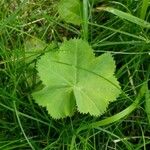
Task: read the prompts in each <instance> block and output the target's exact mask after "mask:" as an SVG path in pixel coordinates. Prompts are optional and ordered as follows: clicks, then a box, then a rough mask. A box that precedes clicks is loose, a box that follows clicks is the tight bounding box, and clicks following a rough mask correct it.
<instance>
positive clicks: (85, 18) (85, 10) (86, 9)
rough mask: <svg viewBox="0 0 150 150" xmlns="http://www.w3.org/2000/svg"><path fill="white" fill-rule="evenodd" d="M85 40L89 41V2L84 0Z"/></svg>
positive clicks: (83, 27)
mask: <svg viewBox="0 0 150 150" xmlns="http://www.w3.org/2000/svg"><path fill="white" fill-rule="evenodd" d="M82 30H83V34H82V36H83V39H84V40H86V41H87V40H88V0H83V24H82Z"/></svg>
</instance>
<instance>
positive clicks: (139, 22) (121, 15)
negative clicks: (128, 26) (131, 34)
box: [96, 7, 150, 28]
mask: <svg viewBox="0 0 150 150" xmlns="http://www.w3.org/2000/svg"><path fill="white" fill-rule="evenodd" d="M96 9H97V10H104V11H107V12H109V13H112V14H114V15H116V16H118V17H119V18H122V19H125V20H128V21H130V22H132V23H134V24H137V25H139V26H141V27H144V28H150V23H149V22H147V21H144V20H142V19H140V18H138V17H136V16H133V15H132V14H129V13H127V12H123V11H121V10H118V9H115V8H113V7H97V8H96Z"/></svg>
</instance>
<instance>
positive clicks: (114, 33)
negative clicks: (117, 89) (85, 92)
mask: <svg viewBox="0 0 150 150" xmlns="http://www.w3.org/2000/svg"><path fill="white" fill-rule="evenodd" d="M147 2H148V1H146V0H143V2H140V1H130V0H127V1H123V0H119V1H118V2H117V3H114V2H109V1H107V2H105V1H103V2H102V3H100V4H99V3H93V1H91V2H90V3H88V4H87V3H86V1H84V3H83V4H84V5H86V7H84V8H87V9H85V10H84V11H85V14H84V15H85V16H84V19H85V24H84V26H83V28H84V32H82V31H81V30H80V27H77V26H74V25H72V24H67V23H65V22H63V21H62V20H61V19H60V18H59V16H58V13H57V10H56V7H57V1H53V0H50V1H48V0H46V1H42V0H38V1H34V0H33V1H22V2H21V1H17V0H15V1H13V2H12V3H10V2H9V1H5V2H4V0H2V1H1V2H0V6H1V7H0V18H1V20H0V149H4V150H5V149H6V150H7V149H9V150H11V149H22V150H23V149H35V150H36V149H44V150H49V149H77V150H78V149H86V150H87V149H93V150H95V149H117V150H122V149H129V150H131V149H136V150H140V149H145V150H146V149H148V148H149V146H150V137H149V134H150V128H149V123H148V119H147V115H146V112H145V109H144V105H145V99H144V98H142V99H141V101H140V105H139V106H138V107H137V108H136V109H135V111H134V112H133V113H131V114H129V115H128V116H127V117H126V118H122V119H120V120H119V121H117V122H114V123H112V124H107V125H105V126H101V127H100V126H99V127H98V126H97V127H94V128H92V127H89V124H91V123H94V122H96V121H99V120H102V119H105V118H109V117H111V116H112V115H114V114H117V113H119V112H121V111H122V110H124V109H125V108H127V107H128V106H130V104H132V103H133V101H134V100H135V99H136V98H137V95H138V94H139V91H140V88H141V87H142V85H144V84H146V83H147V84H148V81H149V74H150V72H149V71H148V67H149V64H150V61H149V57H150V56H149V52H150V46H149V39H150V36H149V28H147V29H146V28H143V27H141V26H138V25H135V24H134V23H131V22H129V21H127V20H126V19H120V18H118V17H117V16H115V15H113V14H110V13H109V12H104V11H100V12H97V11H95V9H96V7H100V6H101V5H103V6H113V7H115V8H117V9H119V10H122V11H124V12H125V11H127V10H128V11H130V12H131V13H132V14H133V15H135V16H136V17H139V16H140V18H141V19H145V20H147V21H149V12H148V11H146V10H148V9H149V8H148V3H147ZM125 8H126V9H125ZM139 14H140V15H139ZM87 19H88V20H87ZM80 36H82V37H84V38H85V39H86V40H88V41H89V43H90V44H91V45H92V47H93V49H95V53H96V55H100V54H101V53H103V52H106V51H110V52H111V53H112V54H113V55H114V57H115V59H116V62H117V64H116V65H117V71H116V74H117V77H118V79H119V81H120V83H121V87H122V90H123V91H124V93H126V95H128V97H129V99H127V98H126V97H125V96H124V95H123V94H122V95H120V98H119V99H118V101H116V102H115V103H113V104H111V105H110V107H109V109H108V111H107V113H106V114H104V115H103V116H102V117H100V118H94V117H90V116H89V115H81V114H78V113H76V114H75V116H73V117H72V118H66V119H63V120H54V119H52V118H51V117H50V116H49V115H48V113H47V111H46V110H45V109H44V108H41V107H39V106H38V105H37V104H35V103H34V100H33V99H32V97H31V92H32V91H33V90H35V89H36V88H41V86H42V85H41V81H40V80H39V79H38V77H37V72H36V60H37V59H38V57H39V56H40V55H41V54H43V51H44V50H45V48H47V50H48V45H49V43H51V41H54V43H55V45H56V46H58V45H59V42H61V41H63V40H64V38H70V37H80ZM34 38H36V39H38V40H39V41H41V42H43V43H44V44H45V47H43V49H42V50H40V51H38V52H37V53H34V57H32V58H33V59H30V61H29V59H28V57H27V55H26V54H27V51H26V49H25V46H24V45H25V43H26V42H27V41H29V42H30V41H31V40H30V39H34ZM31 45H32V43H31ZM33 47H34V45H33ZM83 127H86V128H87V129H85V130H82V129H83ZM79 131H80V132H79Z"/></svg>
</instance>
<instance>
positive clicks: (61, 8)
mask: <svg viewBox="0 0 150 150" xmlns="http://www.w3.org/2000/svg"><path fill="white" fill-rule="evenodd" d="M58 12H59V15H60V17H61V18H62V19H63V20H64V21H66V22H68V23H72V24H75V25H80V24H81V23H82V3H81V1H80V0H73V1H71V0H61V1H60V2H59V4H58Z"/></svg>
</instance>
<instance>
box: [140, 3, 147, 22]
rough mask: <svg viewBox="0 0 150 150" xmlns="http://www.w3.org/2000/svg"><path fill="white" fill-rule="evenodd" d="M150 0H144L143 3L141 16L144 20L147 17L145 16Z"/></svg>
mask: <svg viewBox="0 0 150 150" xmlns="http://www.w3.org/2000/svg"><path fill="white" fill-rule="evenodd" d="M148 2H149V0H143V3H142V8H141V14H140V18H141V19H143V20H144V19H145V16H146V12H147V8H148Z"/></svg>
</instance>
